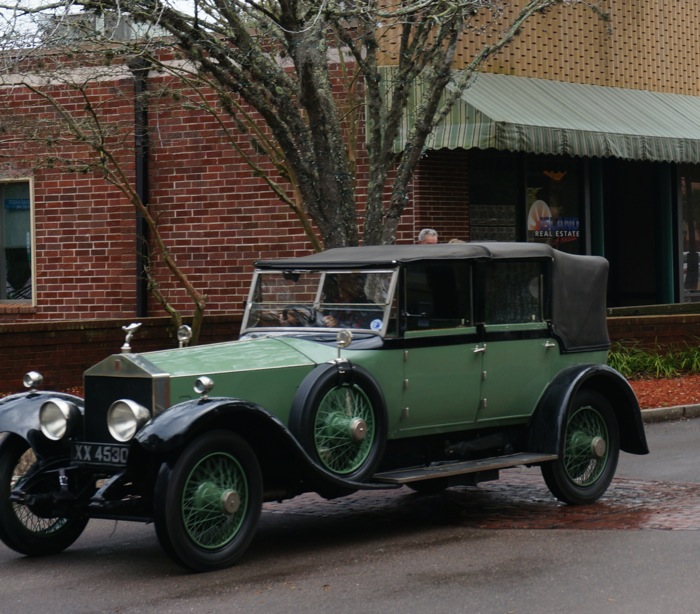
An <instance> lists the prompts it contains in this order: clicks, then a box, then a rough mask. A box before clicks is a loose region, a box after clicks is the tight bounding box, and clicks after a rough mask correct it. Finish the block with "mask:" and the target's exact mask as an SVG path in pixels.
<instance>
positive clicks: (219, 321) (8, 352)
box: [0, 315, 241, 394]
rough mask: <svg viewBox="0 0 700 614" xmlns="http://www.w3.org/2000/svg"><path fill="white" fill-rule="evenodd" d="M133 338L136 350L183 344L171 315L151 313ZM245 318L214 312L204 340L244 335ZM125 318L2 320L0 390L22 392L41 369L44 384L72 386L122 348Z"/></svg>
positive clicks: (207, 324) (61, 387)
mask: <svg viewBox="0 0 700 614" xmlns="http://www.w3.org/2000/svg"><path fill="white" fill-rule="evenodd" d="M140 321H141V322H142V326H141V328H140V329H139V330H138V331H137V333H136V335H135V336H134V338H133V339H132V341H131V347H132V349H133V351H134V352H144V351H148V350H157V349H164V348H171V347H177V338H176V335H175V331H174V330H173V329H172V326H171V323H170V319H169V318H145V319H142V320H140ZM240 323H241V320H240V317H239V316H237V315H220V316H209V317H208V318H207V320H206V325H205V326H204V330H203V331H202V343H213V342H217V341H226V340H231V339H235V338H237V337H238V332H239V330H240ZM124 324H125V321H124V320H116V319H114V320H113V319H110V320H66V321H61V322H26V323H17V324H0V382H2V384H0V394H3V393H9V392H18V391H21V390H23V388H22V376H23V375H24V374H25V373H26V372H27V371H31V370H33V371H38V372H39V373H41V374H42V375H43V376H44V388H45V389H47V390H49V389H51V390H53V389H67V388H70V387H73V386H79V385H81V384H82V373H83V371H85V369H87V368H88V367H90V366H92V365H93V364H95V363H97V362H99V361H100V360H102V359H103V358H106V357H107V356H109V355H110V354H116V353H119V351H120V350H121V347H122V345H123V344H124V339H125V334H124V332H123V331H122V330H121V327H122V326H123V325H124Z"/></svg>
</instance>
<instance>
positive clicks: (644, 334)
mask: <svg viewBox="0 0 700 614" xmlns="http://www.w3.org/2000/svg"><path fill="white" fill-rule="evenodd" d="M608 332H609V333H610V339H611V340H612V341H624V342H626V343H636V344H638V345H639V346H640V347H643V348H647V349H657V348H663V347H670V346H676V347H685V346H686V345H697V344H698V343H700V314H698V313H693V314H672V315H638V316H617V317H611V318H608Z"/></svg>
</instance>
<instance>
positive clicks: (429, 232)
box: [418, 228, 438, 245]
mask: <svg viewBox="0 0 700 614" xmlns="http://www.w3.org/2000/svg"><path fill="white" fill-rule="evenodd" d="M437 242H438V233H437V231H436V230H433V229H432V228H423V230H421V231H420V232H419V233H418V243H420V244H422V245H434V244H435V243H437Z"/></svg>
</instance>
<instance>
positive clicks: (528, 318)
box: [480, 261, 545, 324]
mask: <svg viewBox="0 0 700 614" xmlns="http://www.w3.org/2000/svg"><path fill="white" fill-rule="evenodd" d="M480 273H481V275H480V278H481V280H482V284H481V287H482V288H483V312H484V313H483V316H484V317H483V320H484V323H485V324H518V323H524V322H541V321H542V320H544V312H545V310H544V263H543V262H508V261H494V262H489V263H486V264H483V265H481V266H480Z"/></svg>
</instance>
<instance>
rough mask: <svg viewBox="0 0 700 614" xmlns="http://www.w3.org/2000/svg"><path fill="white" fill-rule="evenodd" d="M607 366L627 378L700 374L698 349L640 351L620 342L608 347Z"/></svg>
mask: <svg viewBox="0 0 700 614" xmlns="http://www.w3.org/2000/svg"><path fill="white" fill-rule="evenodd" d="M608 364H609V365H610V366H611V367H613V368H614V369H616V370H617V371H619V372H620V373H621V374H622V375H624V376H625V377H626V378H628V379H645V378H672V377H680V376H681V375H684V374H687V373H700V346H698V345H697V344H692V345H691V344H686V346H685V347H682V348H680V347H671V348H668V347H661V346H656V347H654V348H642V347H639V345H638V344H637V343H636V342H634V343H627V342H624V341H621V342H617V343H614V344H613V345H612V347H611V348H610V352H609V353H608Z"/></svg>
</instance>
